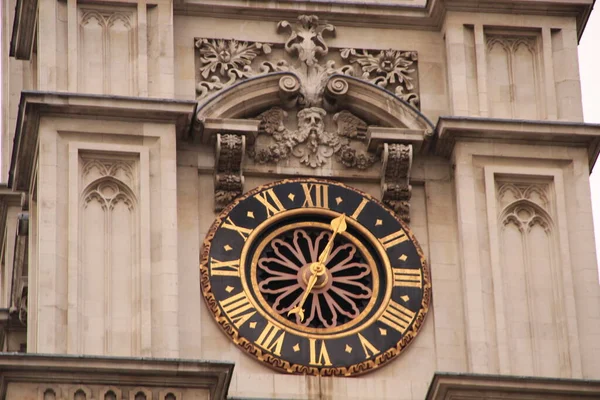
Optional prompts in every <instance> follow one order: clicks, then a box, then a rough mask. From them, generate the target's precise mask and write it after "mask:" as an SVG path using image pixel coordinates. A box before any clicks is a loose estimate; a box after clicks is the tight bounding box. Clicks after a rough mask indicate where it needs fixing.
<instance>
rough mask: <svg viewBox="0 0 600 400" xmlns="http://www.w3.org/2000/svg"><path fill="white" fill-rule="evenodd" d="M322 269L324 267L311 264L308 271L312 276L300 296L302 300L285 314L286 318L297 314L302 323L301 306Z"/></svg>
mask: <svg viewBox="0 0 600 400" xmlns="http://www.w3.org/2000/svg"><path fill="white" fill-rule="evenodd" d="M322 268H324V266H322V265H320V264H319V263H313V264H311V266H310V270H311V272H312V275H311V276H310V279H309V280H308V284H307V285H306V290H305V291H304V294H303V295H302V298H301V299H300V302H299V303H298V305H297V306H296V307H294V308H292V309H291V310H290V311H288V313H287V315H288V316H289V315H292V314H298V315H299V316H300V322H302V321H304V309H303V308H302V306H303V305H304V302H305V301H306V298H307V297H308V294H309V293H310V291H311V290H312V289H313V287H314V286H315V283H317V276H318V275H319V272H320V271H321V269H322Z"/></svg>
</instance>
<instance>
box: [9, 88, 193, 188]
mask: <svg viewBox="0 0 600 400" xmlns="http://www.w3.org/2000/svg"><path fill="white" fill-rule="evenodd" d="M195 107H196V102H193V101H182V100H171V99H149V98H141V97H126V96H106V95H90V94H74V93H61V92H39V91H25V90H24V91H22V92H21V99H20V102H19V114H18V116H17V125H16V128H15V136H14V145H13V148H12V156H11V164H10V169H9V175H8V186H9V187H11V188H12V189H14V190H20V191H29V190H30V189H31V186H32V185H31V179H32V174H33V173H34V160H35V151H36V143H37V140H38V128H39V123H40V118H41V117H42V116H43V115H47V114H61V115H62V116H72V117H73V118H82V119H85V118H94V119H96V120H101V119H102V118H106V119H114V118H121V119H129V120H134V121H135V120H137V121H149V122H164V123H172V124H174V125H175V126H176V130H177V135H178V137H182V136H185V134H184V132H185V133H186V134H187V132H188V131H189V129H190V123H191V120H192V118H193V111H194V108H195Z"/></svg>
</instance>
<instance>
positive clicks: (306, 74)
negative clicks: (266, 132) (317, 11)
mask: <svg viewBox="0 0 600 400" xmlns="http://www.w3.org/2000/svg"><path fill="white" fill-rule="evenodd" d="M277 30H278V31H279V32H281V33H287V34H288V38H287V40H286V41H285V43H284V45H283V49H281V47H280V45H279V46H276V45H273V44H270V43H259V42H246V41H239V40H235V39H207V38H200V39H196V42H195V45H196V48H197V64H198V66H199V67H198V71H197V85H196V93H197V98H198V100H200V101H202V100H204V99H207V98H208V97H209V96H210V95H211V94H212V93H215V92H216V91H219V90H221V89H224V88H227V87H229V86H231V85H233V84H234V83H235V82H237V81H239V80H244V79H248V78H251V77H255V76H259V75H264V74H268V73H272V72H292V73H294V74H295V75H296V76H297V77H298V80H296V79H294V78H293V77H286V78H283V80H282V82H281V88H282V91H284V92H287V93H288V95H289V96H288V100H289V101H288V102H287V104H285V105H286V106H287V107H290V108H291V107H294V106H296V105H299V106H302V107H323V108H327V104H326V103H325V104H324V101H323V100H324V99H323V93H324V91H325V90H326V89H328V90H329V91H330V92H331V93H333V94H334V95H335V94H338V93H340V92H343V90H344V83H343V82H342V81H341V80H338V81H335V82H332V81H330V82H329V86H328V81H329V78H330V77H331V76H332V75H333V74H341V75H349V76H354V77H357V78H361V79H364V80H366V81H368V82H371V83H373V84H376V85H378V86H381V87H383V88H386V89H387V90H390V91H392V92H394V93H395V94H396V95H397V96H399V97H400V98H401V99H403V100H405V101H407V102H409V103H410V104H412V105H413V106H415V107H417V108H418V107H419V95H418V87H417V86H418V76H417V73H418V72H417V61H418V57H417V52H415V51H401V50H392V49H390V50H369V49H353V48H346V49H339V56H341V58H342V60H343V65H341V66H339V67H338V66H336V62H335V61H334V60H331V59H329V60H327V59H326V57H327V55H328V54H329V50H330V49H329V47H328V45H327V43H326V40H325V38H326V37H327V36H335V26H333V25H331V24H324V23H321V22H320V21H319V18H318V17H317V16H316V15H300V16H299V17H298V21H297V23H295V24H294V23H290V22H288V21H281V22H279V23H278V24H277ZM338 59H339V58H338ZM325 100H326V99H325Z"/></svg>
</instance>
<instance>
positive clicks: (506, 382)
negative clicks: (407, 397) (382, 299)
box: [425, 372, 600, 400]
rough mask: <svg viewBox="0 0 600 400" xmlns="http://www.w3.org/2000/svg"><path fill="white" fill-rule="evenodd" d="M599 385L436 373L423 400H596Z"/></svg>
mask: <svg viewBox="0 0 600 400" xmlns="http://www.w3.org/2000/svg"><path fill="white" fill-rule="evenodd" d="M598 397H600V381H593V380H583V379H562V378H561V379H557V378H539V377H530V376H507V375H480V374H466V373H465V374H455V373H447V372H444V373H440V372H437V373H436V374H435V375H434V376H433V379H432V381H431V384H430V385H429V390H428V391H427V395H426V397H425V400H450V399H472V398H477V399H506V400H520V399H559V398H560V399H564V400H580V399H597V398H598Z"/></svg>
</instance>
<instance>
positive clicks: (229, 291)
mask: <svg viewBox="0 0 600 400" xmlns="http://www.w3.org/2000/svg"><path fill="white" fill-rule="evenodd" d="M232 290H233V288H232V287H231V286H227V287H226V288H225V291H226V292H227V293H231V291H232Z"/></svg>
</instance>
